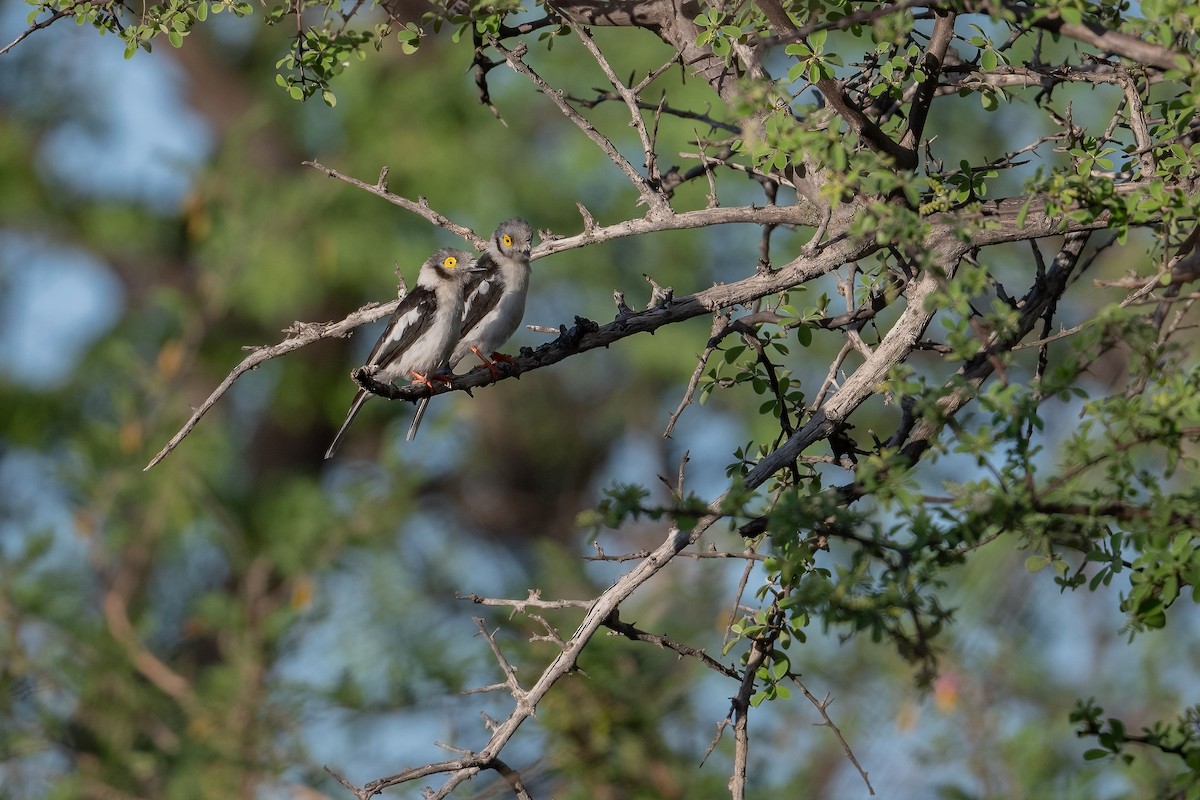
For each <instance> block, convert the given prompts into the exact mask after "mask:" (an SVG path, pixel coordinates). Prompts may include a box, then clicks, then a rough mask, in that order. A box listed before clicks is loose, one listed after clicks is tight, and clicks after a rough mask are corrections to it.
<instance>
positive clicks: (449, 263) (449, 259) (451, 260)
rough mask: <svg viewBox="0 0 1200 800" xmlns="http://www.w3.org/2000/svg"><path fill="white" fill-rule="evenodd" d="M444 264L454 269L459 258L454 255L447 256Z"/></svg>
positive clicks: (447, 267)
mask: <svg viewBox="0 0 1200 800" xmlns="http://www.w3.org/2000/svg"><path fill="white" fill-rule="evenodd" d="M442 266H443V267H445V268H446V269H454V268H455V267H457V266H458V259H457V258H455V257H454V256H446V260H445V261H443V262H442Z"/></svg>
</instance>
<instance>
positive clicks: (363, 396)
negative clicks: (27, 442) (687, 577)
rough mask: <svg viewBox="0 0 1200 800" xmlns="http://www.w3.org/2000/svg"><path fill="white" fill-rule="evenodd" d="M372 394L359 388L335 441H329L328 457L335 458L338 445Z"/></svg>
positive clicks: (326, 452)
mask: <svg viewBox="0 0 1200 800" xmlns="http://www.w3.org/2000/svg"><path fill="white" fill-rule="evenodd" d="M370 396H371V394H370V393H369V392H367V391H366V390H365V389H359V390H358V393H357V394H355V395H354V402H353V403H351V404H350V410H349V411H348V412H347V413H346V421H345V422H343V423H342V427H341V428H340V429H339V430H338V432H337V435H336V436H334V437H333V441H332V442H330V443H329V449H328V450H326V451H325V457H326V458H333V453H334V451H335V450H337V449H338V445H340V444H341V443H342V439H344V438H345V436H346V431H348V430H350V423H351V422H354V418H355V417H357V416H358V412H359V410H360V409H362V407H363V403H365V402H367V398H369V397H370Z"/></svg>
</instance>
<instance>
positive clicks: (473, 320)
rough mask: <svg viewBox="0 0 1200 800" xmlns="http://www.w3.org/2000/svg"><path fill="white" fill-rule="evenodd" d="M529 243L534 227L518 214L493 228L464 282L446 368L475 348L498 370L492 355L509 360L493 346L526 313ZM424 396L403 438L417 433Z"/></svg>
mask: <svg viewBox="0 0 1200 800" xmlns="http://www.w3.org/2000/svg"><path fill="white" fill-rule="evenodd" d="M532 244H533V228H531V227H530V226H529V223H528V222H526V221H525V220H523V219H510V220H507V221H505V222H501V223H500V226H499V227H497V228H496V232H495V233H494V234H492V240H491V242H489V243H488V246H487V248H486V249H485V250H484V253H483V255H482V256H480V257H479V267H480V268H481V269H482V270H483V271H482V272H476V273H474V274H473V275H472V276H471V278H470V279H469V280H468V282H467V302H466V308H465V310H464V311H463V319H462V331H461V338H460V339H459V340H458V344H457V345H455V347H454V354H453V355H452V356H451V357H450V368H451V369H453V368H454V367H456V366H458V363H459V362H460V361H462V360H463V359H464V358H466V357H467V354H468V353H474V354H475V355H477V356H479V358H481V359H482V360H483V365H484V366H486V367H487V368H488V369H490V370H491V371H492V377H493V378H497V377H499V376H500V373H499V371H498V370H497V369H496V364H495V362H496V361H512V359H510V358H509V357H508V356H506V355H503V354H501V353H498V352H496V351H497V350H499V349H500V348H501V347H502V346H503V345H504V343H505V342H507V341H508V339H509V337H510V336H512V335H513V333H514V332H516V330H517V326H518V325H520V324H521V317H523V316H524V315H525V296H526V295H527V294H528V293H529V251H530V248H531V246H532ZM429 399H430V398H428V397H423V398H421V400H420V401H419V402H418V403H417V411H416V413H415V414H414V415H413V421H412V424H411V425H409V426H408V436H407V437H406V438H407V439H408V441H410V442H411V441H412V440H413V438H414V437H415V436H416V435H417V428H418V427H419V426H420V425H421V418H422V417H424V416H425V407H426V406H428V405H429Z"/></svg>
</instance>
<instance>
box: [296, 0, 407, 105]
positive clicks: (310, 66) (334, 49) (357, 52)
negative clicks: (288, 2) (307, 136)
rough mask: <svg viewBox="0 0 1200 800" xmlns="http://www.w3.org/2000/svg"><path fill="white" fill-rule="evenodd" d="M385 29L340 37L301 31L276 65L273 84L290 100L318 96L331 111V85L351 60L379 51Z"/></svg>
mask: <svg viewBox="0 0 1200 800" xmlns="http://www.w3.org/2000/svg"><path fill="white" fill-rule="evenodd" d="M278 10H279V9H278V8H277V9H276V11H278ZM273 13H274V12H273ZM386 29H387V26H385V25H378V26H376V28H375V29H374V30H370V31H358V30H353V29H346V30H344V31H341V32H340V33H339V32H334V31H332V30H330V29H328V28H309V29H307V30H305V31H302V32H301V33H299V34H297V35H296V37H295V38H294V39H293V45H292V49H291V50H289V51H288V53H287V55H285V56H284V57H283V58H281V59H279V61H277V62H275V68H276V69H277V70H280V71H279V72H278V73H277V74H276V75H275V82H276V83H277V84H278V85H279V86H280V87H282V88H283V89H285V90H286V91H287V93H288V94H289V95H290V96H291V98H292V99H293V100H307V99H308V98H309V97H312V96H313V95H315V94H316V93H318V92H320V93H321V99H322V100H323V101H324V102H325V105H327V106H329V107H330V108H332V107H334V106H335V105H337V98H336V96H335V95H334V93H333V91H332V90H331V89H330V88H329V85H330V82H331V81H332V80H333V79H334V78H335V77H336V76H337V75H339V74H341V73H342V72H343V71H344V70H345V69H346V67H348V66H350V60H351V59H357V60H359V61H362V60H364V59H366V57H367V50H366V48H367V45H372V44H373V45H374V46H375V49H379V47H380V42H381V41H382V38H383V36H384V35H385V33H386Z"/></svg>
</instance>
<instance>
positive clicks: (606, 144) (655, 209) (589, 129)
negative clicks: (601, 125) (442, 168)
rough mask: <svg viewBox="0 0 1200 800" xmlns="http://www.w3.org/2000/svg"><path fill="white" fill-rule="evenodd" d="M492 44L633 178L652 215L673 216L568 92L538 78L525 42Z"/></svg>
mask: <svg viewBox="0 0 1200 800" xmlns="http://www.w3.org/2000/svg"><path fill="white" fill-rule="evenodd" d="M488 44H490V45H491V46H492V47H494V48H496V50H497V51H498V52H499V53H500V54H501V55H503V56H504V60H505V61H507V62H508V65H509V66H510V67H512V68H513V70H515V71H516V72H517V73H518V74H520V75H523V76H524V77H526V78H528V79H529V80H530V81H531V82H532V83H533V85H534V86H536V87H537V88H538V90H539V91H540V92H541V93H542V94H544V95H546V96H547V97H549V98H550V101H551V102H552V103H554V105H555V106H557V107H558V110H559V111H561V112H562V113H563V116H565V117H566V118H567V119H569V120H571V122H573V123H575V126H576V127H578V128H579V130H581V131H583V134H584V135H585V136H587V137H588V138H589V139H591V140H592V141H593V142H595V143H596V144H597V145H598V146H599V147H600V149H601V150H603V151H604V154H605V155H607V156H608V158H609V160H611V161H612V162H613V163H614V164H616V165H617V168H618V169H620V170H621V172H623V173H625V177H627V178H629V181H630V182H631V183H632V184H633V185H634V188H636V189H637V190H638V194H640V195H641V196H642V201H643V202H645V204H646V205H647V206H648V207H649V208H650V212H649V213H650V216H652V217H657V216H664V215H667V214H670V213H671V206H670V204H669V203H667V201H666V199H665V198H663V196H662V194H660V193H659V192H658V190H656V189H655V188H654V186H652V185H651V184H650V181H649V180H647V179H646V177H645V176H644V175H642V174H641V173H640V172H638V171H637V170H636V169H635V168H634V166H633V165H632V164H630V163H629V161H628V159H626V158H625V156H623V155H621V154H620V152H618V150H617V148H616V146H615V145H614V144H613V143H612V142H611V141H610V140H609V138H608V137H607V136H605V135H604V134H602V133H600V131H598V130H596V126H595V125H593V124H592V123H591V122H589V121H588V119H587V118H586V117H584V116H583V115H582V114H580V113H579V112H578V111H576V110H575V109H574V108H573V107H572V106H571V104H570V103H569V102H568V101H567V96H566V93H565V92H563V91H562V90H561V89H556V88H555V87H553V86H551V85H550V84H548V83H546V81H545V80H544V79H543V78H542V76H541V75H538V74H537V72H535V71H534V70H533V68H532V67H530V66H529V65H528V64H526V63H525V62H524V60H523V56H524V55H525V52H526V49H527V48H526V47H525V44H524V42H522V43H521V44H519V45H517V47H516V48H515V49H513V50H509V49H508V48H507V47H505V46H504V45H503V44H501V43H500V41H499V40H498V39H496V38H495V37H489V39H488ZM618 83H619V81H618Z"/></svg>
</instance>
